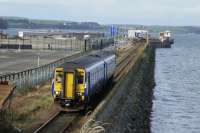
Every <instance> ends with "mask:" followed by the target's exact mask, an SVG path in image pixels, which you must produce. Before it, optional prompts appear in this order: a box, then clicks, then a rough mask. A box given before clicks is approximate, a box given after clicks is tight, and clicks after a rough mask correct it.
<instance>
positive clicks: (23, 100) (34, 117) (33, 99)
mask: <svg viewBox="0 0 200 133" xmlns="http://www.w3.org/2000/svg"><path fill="white" fill-rule="evenodd" d="M53 105H54V102H53V98H52V96H51V91H50V84H49V83H48V84H46V85H44V86H43V87H41V88H39V89H35V90H32V91H31V92H28V93H26V94H23V95H22V94H21V95H18V96H16V97H14V98H13V100H12V106H11V107H12V110H13V124H14V125H15V126H16V127H18V128H22V129H23V128H30V127H31V126H32V125H34V124H37V123H38V122H40V121H42V120H43V119H45V116H47V115H48V114H49V112H50V110H52V109H53Z"/></svg>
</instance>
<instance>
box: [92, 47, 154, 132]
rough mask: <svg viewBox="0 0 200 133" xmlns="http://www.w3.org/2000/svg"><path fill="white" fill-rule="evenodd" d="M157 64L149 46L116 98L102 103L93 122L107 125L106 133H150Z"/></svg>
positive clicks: (118, 88) (119, 86) (118, 86)
mask: <svg viewBox="0 0 200 133" xmlns="http://www.w3.org/2000/svg"><path fill="white" fill-rule="evenodd" d="M154 65H155V50H154V49H152V48H149V47H147V48H146V49H145V51H144V53H143V54H142V56H141V57H140V58H139V59H138V60H137V62H136V64H135V65H134V66H133V68H132V69H131V71H130V72H129V73H128V75H127V76H126V77H125V78H124V79H123V80H122V81H119V85H116V87H115V88H114V89H113V91H115V93H114V95H113V96H112V97H109V98H107V99H106V100H105V101H102V102H104V103H105V104H104V105H103V106H102V107H101V109H99V111H97V113H95V114H94V115H93V116H92V117H93V118H92V119H95V120H96V121H101V122H103V123H107V124H106V126H104V128H105V129H106V132H109V133H123V132H131V133H140V132H141V133H144V132H146V133H148V132H150V115H151V110H152V97H153V88H154V86H155V82H154ZM116 90H117V91H116ZM111 93H112V92H111Z"/></svg>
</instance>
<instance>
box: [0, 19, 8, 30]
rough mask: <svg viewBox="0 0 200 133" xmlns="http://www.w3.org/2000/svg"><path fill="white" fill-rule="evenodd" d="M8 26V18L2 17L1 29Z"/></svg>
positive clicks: (0, 20)
mask: <svg viewBox="0 0 200 133" xmlns="http://www.w3.org/2000/svg"><path fill="white" fill-rule="evenodd" d="M7 28H8V23H7V21H6V20H4V19H2V18H0V29H7Z"/></svg>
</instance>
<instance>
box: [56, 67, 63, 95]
mask: <svg viewBox="0 0 200 133" xmlns="http://www.w3.org/2000/svg"><path fill="white" fill-rule="evenodd" d="M63 74H64V70H63V68H56V69H55V74H54V98H57V97H59V96H60V94H61V90H62V78H63Z"/></svg>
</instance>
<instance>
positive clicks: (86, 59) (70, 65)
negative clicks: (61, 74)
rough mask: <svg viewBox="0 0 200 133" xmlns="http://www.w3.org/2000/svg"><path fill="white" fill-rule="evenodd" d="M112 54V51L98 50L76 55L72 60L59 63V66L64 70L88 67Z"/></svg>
mask: <svg viewBox="0 0 200 133" xmlns="http://www.w3.org/2000/svg"><path fill="white" fill-rule="evenodd" d="M112 55H114V53H113V52H109V51H100V52H96V53H91V54H89V55H86V56H82V57H78V58H76V59H74V60H73V61H69V62H66V63H64V64H63V65H61V67H63V68H64V71H66V70H72V71H73V70H74V68H77V67H78V68H84V69H85V68H88V67H90V66H92V65H93V64H96V63H98V62H101V61H103V60H104V59H106V58H108V57H110V56H112Z"/></svg>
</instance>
